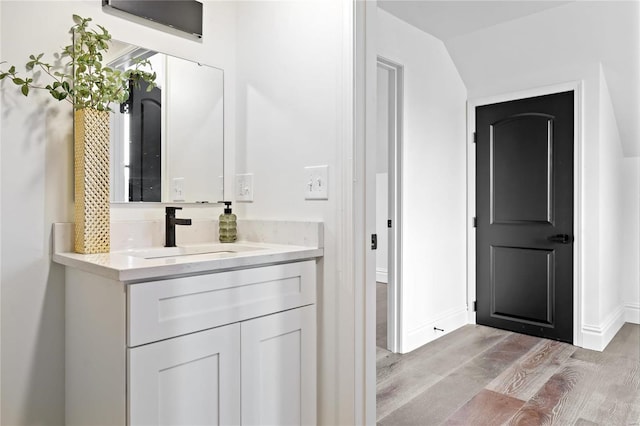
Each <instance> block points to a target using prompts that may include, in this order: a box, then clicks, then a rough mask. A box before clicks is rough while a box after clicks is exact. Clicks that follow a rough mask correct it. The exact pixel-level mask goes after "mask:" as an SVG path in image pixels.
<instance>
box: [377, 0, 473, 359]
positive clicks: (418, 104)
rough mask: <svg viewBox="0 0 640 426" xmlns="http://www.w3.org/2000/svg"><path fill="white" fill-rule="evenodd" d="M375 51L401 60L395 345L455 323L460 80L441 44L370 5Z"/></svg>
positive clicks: (461, 172) (460, 268) (461, 162)
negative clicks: (399, 234) (400, 197)
mask: <svg viewBox="0 0 640 426" xmlns="http://www.w3.org/2000/svg"><path fill="white" fill-rule="evenodd" d="M377 26H378V27H377V28H378V34H377V42H378V54H379V55H381V56H382V57H384V58H387V59H390V60H392V61H394V62H396V63H399V64H401V65H403V66H404V123H403V134H404V140H403V153H402V161H403V170H402V181H403V185H404V187H403V203H404V204H403V208H402V211H403V217H402V220H403V247H402V250H403V251H402V252H403V259H402V264H403V267H402V277H403V282H402V306H403V312H402V324H403V326H402V328H403V330H402V333H401V339H402V343H401V351H402V352H408V351H410V350H413V349H415V348H417V347H419V346H421V345H423V344H425V343H427V342H429V341H430V340H433V339H435V338H437V337H439V335H440V334H436V332H435V331H434V329H433V327H434V326H437V327H438V328H443V329H444V330H445V332H449V331H452V330H453V329H455V328H457V327H459V326H461V325H463V324H465V323H466V321H467V317H466V312H467V307H466V275H465V270H466V234H465V229H466V220H465V216H466V180H465V179H466V172H465V170H466V145H465V143H466V135H465V128H466V121H465V120H466V112H465V102H466V99H467V93H466V89H465V86H464V84H463V82H462V80H461V78H460V76H459V75H458V72H457V70H456V68H455V66H454V64H453V61H452V60H451V58H450V56H449V54H448V52H447V50H446V48H445V46H444V44H443V43H442V42H441V41H440V40H438V39H436V38H435V37H432V36H430V35H428V34H426V33H424V32H422V31H419V30H418V29H416V28H415V27H412V26H410V25H408V24H406V23H405V22H403V21H401V20H399V19H397V18H396V17H394V16H392V15H390V14H389V13H387V12H385V11H383V10H381V9H378V22H377Z"/></svg>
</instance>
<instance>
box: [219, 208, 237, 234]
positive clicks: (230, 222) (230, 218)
mask: <svg viewBox="0 0 640 426" xmlns="http://www.w3.org/2000/svg"><path fill="white" fill-rule="evenodd" d="M218 202H219V203H224V204H225V207H224V213H222V214H221V215H220V219H219V225H220V242H221V243H232V242H234V241H235V240H237V239H238V225H237V222H236V215H235V214H233V213H232V212H231V201H218Z"/></svg>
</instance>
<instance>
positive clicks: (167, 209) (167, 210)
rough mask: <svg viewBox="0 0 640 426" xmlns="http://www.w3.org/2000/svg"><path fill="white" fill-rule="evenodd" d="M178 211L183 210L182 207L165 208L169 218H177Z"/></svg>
mask: <svg viewBox="0 0 640 426" xmlns="http://www.w3.org/2000/svg"><path fill="white" fill-rule="evenodd" d="M176 210H182V207H172V206H167V207H165V213H166V214H167V215H168V216H169V215H171V216H175V214H176Z"/></svg>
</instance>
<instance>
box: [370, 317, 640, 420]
mask: <svg viewBox="0 0 640 426" xmlns="http://www.w3.org/2000/svg"><path fill="white" fill-rule="evenodd" d="M379 329H380V328H379ZM380 341H382V342H384V339H381V340H380ZM377 356H378V359H377V419H378V425H394V426H400V425H439V424H446V425H502V424H509V425H546V424H554V425H581V426H587V425H640V325H633V324H625V325H624V327H623V328H622V329H621V330H620V331H619V332H618V334H617V335H616V337H615V338H614V339H613V341H612V342H611V343H610V344H609V346H607V348H606V349H605V350H604V351H603V352H595V351H589V350H586V349H582V348H578V347H575V346H572V345H569V344H566V343H562V342H557V341H552V340H546V339H541V338H537V337H532V336H526V335H521V334H517V333H512V332H508V331H504V330H498V329H493V328H489V327H484V326H478V325H467V326H464V327H462V328H460V329H458V330H456V331H453V332H452V333H449V334H448V335H446V336H443V337H442V338H440V339H438V340H436V341H434V342H431V343H429V344H427V345H425V346H423V347H421V348H419V349H416V350H415V351H413V352H411V353H408V354H405V355H400V354H393V353H390V352H388V351H386V350H385V349H382V348H378V352H377Z"/></svg>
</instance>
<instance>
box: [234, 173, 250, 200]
mask: <svg viewBox="0 0 640 426" xmlns="http://www.w3.org/2000/svg"><path fill="white" fill-rule="evenodd" d="M235 191H236V201H243V202H245V203H250V202H253V173H245V174H239V175H236V189H235Z"/></svg>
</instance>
